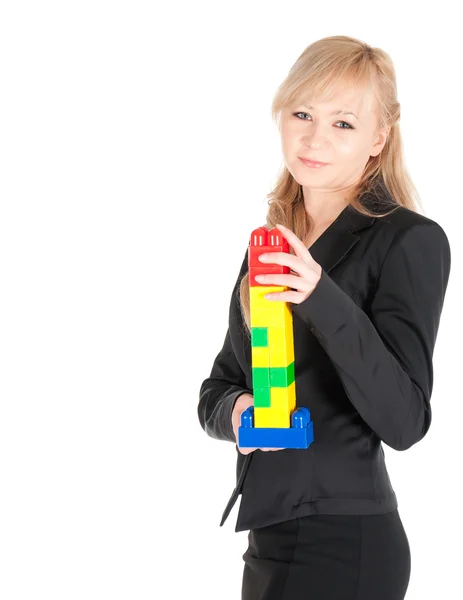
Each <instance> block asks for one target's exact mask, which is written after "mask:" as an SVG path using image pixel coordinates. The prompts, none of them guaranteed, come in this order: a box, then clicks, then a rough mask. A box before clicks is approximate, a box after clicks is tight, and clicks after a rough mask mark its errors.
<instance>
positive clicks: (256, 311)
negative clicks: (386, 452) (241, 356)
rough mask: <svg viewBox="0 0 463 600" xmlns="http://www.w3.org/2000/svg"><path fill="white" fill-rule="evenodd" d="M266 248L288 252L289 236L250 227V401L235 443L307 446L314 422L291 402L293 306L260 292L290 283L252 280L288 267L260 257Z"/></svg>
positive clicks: (293, 391)
mask: <svg viewBox="0 0 463 600" xmlns="http://www.w3.org/2000/svg"><path fill="white" fill-rule="evenodd" d="M270 252H288V253H289V245H288V242H287V241H286V240H285V239H284V238H283V236H282V234H281V232H280V231H279V230H278V229H276V228H275V229H271V230H270V231H269V230H268V229H266V228H265V227H259V228H258V229H255V230H254V231H253V232H252V234H251V240H250V243H249V249H248V266H249V295H250V306H251V352H252V386H253V394H254V406H251V407H249V408H248V409H247V410H245V411H244V412H243V413H242V415H241V427H239V428H238V445H239V446H240V447H242V448H308V446H309V445H310V444H311V443H312V441H313V423H312V421H311V420H310V411H309V409H308V408H306V407H300V408H296V383H295V371H294V338H293V318H292V312H291V309H290V308H289V306H288V304H287V303H286V302H283V301H278V300H267V299H266V298H264V296H265V295H266V294H269V293H273V292H283V291H286V290H288V289H289V288H288V287H286V286H277V285H265V284H262V283H259V282H257V281H256V280H255V276H256V275H259V274H267V275H268V274H270V273H272V274H273V273H275V274H276V273H289V272H290V269H289V267H287V266H284V265H276V264H274V265H268V264H267V263H262V262H260V261H259V258H258V257H259V256H260V255H261V254H267V253H270Z"/></svg>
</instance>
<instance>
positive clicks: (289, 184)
mask: <svg viewBox="0 0 463 600" xmlns="http://www.w3.org/2000/svg"><path fill="white" fill-rule="evenodd" d="M345 85H348V86H352V85H353V86H355V87H356V88H357V87H358V88H359V94H361V93H362V92H363V91H367V90H371V91H372V92H373V97H374V98H375V100H376V117H377V131H378V130H379V129H381V128H383V127H390V131H389V133H388V136H387V140H386V143H385V145H384V147H383V149H382V151H381V152H380V153H379V154H378V155H377V156H370V158H369V160H368V163H367V164H366V166H365V169H364V171H363V174H362V176H361V178H360V179H359V180H358V182H356V184H355V185H353V186H352V187H351V188H350V191H349V192H348V195H347V196H346V200H348V201H349V204H350V206H351V207H352V208H354V209H356V210H357V211H359V212H360V213H362V214H364V215H368V216H376V217H378V216H386V215H378V214H377V213H371V212H370V211H369V210H368V209H367V208H366V207H365V206H364V205H362V203H361V201H360V196H362V195H363V194H364V193H366V192H369V191H370V190H371V189H372V188H373V187H374V185H375V182H376V181H378V180H379V179H381V178H382V181H383V185H384V186H385V187H386V189H387V191H388V192H389V194H390V196H391V199H392V200H393V202H394V204H396V205H401V206H405V207H407V208H409V209H411V210H414V211H416V212H418V210H417V207H418V206H421V202H420V198H419V195H418V193H417V191H416V188H415V186H414V185H413V182H412V180H411V178H410V176H409V175H408V173H407V170H406V168H405V164H404V156H403V150H402V137H401V133H400V128H399V119H400V103H399V102H398V101H397V87H396V78H395V70H394V65H393V63H392V60H391V58H390V57H389V55H388V54H387V53H386V52H384V51H383V50H381V49H380V48H372V47H371V46H369V45H368V44H366V43H364V42H362V41H360V40H357V39H355V38H352V37H348V36H343V35H338V36H331V37H326V38H323V39H321V40H318V41H316V42H314V43H313V44H311V45H310V46H308V47H307V48H306V49H305V50H304V51H303V52H302V54H301V55H300V56H299V58H298V59H297V60H296V62H295V64H294V65H293V67H292V68H291V69H290V71H289V73H288V75H287V77H286V79H285V80H284V81H283V82H282V83H281V85H280V86H279V88H278V89H277V92H276V94H275V96H274V99H273V103H272V118H273V120H274V121H276V122H277V123H278V125H279V118H280V116H281V112H282V110H283V109H285V108H286V107H287V106H288V105H290V104H291V105H292V104H299V103H303V104H308V103H309V102H310V100H311V99H312V98H319V99H329V98H331V97H332V96H333V95H334V93H335V92H336V91H337V90H338V89H339V88H340V87H341V86H345ZM266 197H267V198H268V205H269V209H268V212H267V217H266V219H267V221H266V225H265V226H266V227H267V228H268V229H272V228H273V227H275V225H276V224H277V223H281V224H283V225H285V226H286V227H288V228H289V229H291V230H292V231H293V232H294V233H295V234H296V235H297V237H298V238H299V239H301V240H302V241H303V242H304V243H306V242H307V241H308V239H309V235H310V233H311V231H312V229H313V227H314V222H313V219H312V218H311V217H310V215H309V214H308V212H307V210H306V209H305V205H304V198H303V193H302V186H301V185H300V184H299V183H298V182H297V181H296V180H295V179H294V177H293V176H292V174H291V173H290V171H289V170H288V169H287V168H286V166H283V168H282V170H281V171H280V172H279V174H278V176H277V181H276V185H275V187H274V189H273V190H272V191H271V192H270V193H269V194H267V196H266ZM387 214H390V213H387ZM306 245H307V243H306ZM239 299H240V306H241V312H242V315H243V320H244V323H245V325H246V327H247V330H248V332H249V331H250V304H249V273H248V272H247V273H246V274H245V275H244V276H243V278H242V279H241V282H240V284H239Z"/></svg>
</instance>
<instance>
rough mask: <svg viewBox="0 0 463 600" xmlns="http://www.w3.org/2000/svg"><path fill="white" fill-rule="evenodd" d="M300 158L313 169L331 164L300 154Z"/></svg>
mask: <svg viewBox="0 0 463 600" xmlns="http://www.w3.org/2000/svg"><path fill="white" fill-rule="evenodd" d="M298 158H299V160H300V161H301V162H302V163H303V164H304V165H305V166H306V167H312V168H313V169H318V168H320V167H326V166H327V165H328V164H329V163H322V162H317V161H314V160H307V159H306V158H301V157H300V156H299V157H298Z"/></svg>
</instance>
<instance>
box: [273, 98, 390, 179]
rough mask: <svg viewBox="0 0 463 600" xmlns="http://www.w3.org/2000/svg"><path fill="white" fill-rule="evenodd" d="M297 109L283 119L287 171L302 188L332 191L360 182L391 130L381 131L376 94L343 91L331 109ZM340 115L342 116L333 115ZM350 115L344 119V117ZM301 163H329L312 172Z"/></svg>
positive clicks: (287, 110) (322, 106) (317, 104)
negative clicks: (303, 159)
mask: <svg viewBox="0 0 463 600" xmlns="http://www.w3.org/2000/svg"><path fill="white" fill-rule="evenodd" d="M311 104H312V107H308V106H304V105H302V104H295V105H292V106H289V107H287V108H285V109H284V110H283V111H282V113H281V119H280V134H281V143H282V150H283V156H284V162H285V164H286V167H287V169H288V170H289V171H290V173H291V174H292V175H293V177H294V179H295V180H296V181H297V182H298V183H299V184H300V185H302V186H303V187H305V188H309V189H318V190H324V191H333V190H337V189H341V188H345V187H346V186H349V185H351V184H353V183H355V182H356V181H358V179H359V178H360V177H361V175H362V173H363V171H364V169H365V166H366V164H367V162H368V159H369V158H370V156H376V155H378V154H379V153H380V152H381V150H382V149H383V146H384V144H385V143H386V139H387V133H388V132H389V128H386V129H384V130H383V131H380V132H378V133H376V134H375V129H376V126H377V120H376V115H375V112H374V109H375V99H374V96H373V93H372V92H368V93H367V94H363V95H362V94H360V93H359V92H358V91H355V90H352V89H344V90H340V91H339V92H338V93H337V94H336V96H335V97H334V98H333V99H332V100H330V102H329V103H326V102H324V103H322V102H317V101H316V99H315V100H314V101H313V102H312V103H311ZM332 111H333V112H334V111H341V112H340V113H339V114H336V115H334V114H330V113H331V112H332ZM345 111H346V112H351V113H354V115H352V114H343V113H344V112H345ZM300 157H301V158H310V159H312V160H317V161H321V162H324V163H329V164H328V165H326V166H320V167H316V168H311V167H308V166H306V165H305V164H304V163H303V162H302V161H301V160H300Z"/></svg>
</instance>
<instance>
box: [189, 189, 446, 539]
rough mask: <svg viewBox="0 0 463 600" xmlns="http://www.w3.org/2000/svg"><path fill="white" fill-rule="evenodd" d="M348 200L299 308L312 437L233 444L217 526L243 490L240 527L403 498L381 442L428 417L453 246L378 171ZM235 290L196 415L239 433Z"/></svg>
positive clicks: (303, 392)
mask: <svg viewBox="0 0 463 600" xmlns="http://www.w3.org/2000/svg"><path fill="white" fill-rule="evenodd" d="M362 202H363V203H364V204H365V205H366V206H368V207H369V208H370V209H372V210H373V211H374V212H375V214H383V213H386V212H389V211H390V210H391V208H393V207H396V209H395V211H394V212H393V213H392V214H390V215H389V216H387V217H383V218H377V217H367V216H364V215H361V214H360V213H358V212H357V211H355V210H354V209H352V208H351V207H350V206H347V207H346V208H345V209H344V210H343V211H342V212H341V214H340V215H339V216H338V218H337V219H336V220H335V221H334V222H333V223H332V224H331V225H330V226H329V227H328V229H327V230H325V232H324V233H323V234H322V235H321V236H320V237H319V238H318V239H317V240H316V241H315V243H314V244H313V245H312V246H310V248H309V250H310V253H311V255H312V256H313V258H314V259H315V260H316V261H317V262H318V263H319V264H320V265H321V266H322V268H323V271H322V276H321V279H320V281H319V282H318V284H317V286H316V287H315V289H314V290H313V292H312V293H311V294H310V296H309V297H308V298H307V299H306V300H304V301H303V302H301V303H300V304H290V306H291V308H292V313H293V328H294V350H295V372H296V398H297V405H298V406H307V407H308V408H309V409H310V412H311V418H312V421H313V425H314V441H313V442H312V444H311V445H310V446H309V448H307V449H306V450H299V449H298V450H296V449H285V450H278V451H276V452H263V451H261V450H256V451H254V452H252V453H251V454H248V455H243V454H241V453H240V452H239V451H238V449H236V451H237V471H236V487H235V490H234V491H233V493H232V496H231V498H230V500H229V502H228V505H227V507H226V509H225V512H224V514H223V517H222V521H221V523H220V525H223V523H224V522H225V519H226V518H227V516H228V514H229V512H230V510H231V508H232V507H233V505H234V503H235V501H236V499H237V498H238V496H239V494H240V493H241V494H242V498H241V505H240V510H239V514H238V519H237V524H236V528H235V531H243V530H245V529H253V528H256V527H264V526H266V525H270V524H273V523H277V522H280V521H284V520H287V519H292V518H296V517H302V516H307V515H310V514H316V513H327V514H377V513H385V512H389V511H392V510H394V509H395V508H396V507H397V499H396V495H395V493H394V490H393V488H392V486H391V482H390V480H389V476H388V473H387V469H386V465H385V460H384V450H383V448H382V445H381V443H382V442H384V443H385V444H387V445H388V446H390V447H391V448H394V449H395V450H406V449H407V448H410V446H412V445H413V444H416V442H418V441H419V440H421V439H422V438H423V436H424V435H425V434H426V432H427V431H428V429H429V426H430V423H431V407H430V399H431V391H432V385H433V365H432V355H433V350H434V345H435V341H436V336H437V331H438V326H439V320H440V315H441V311H442V307H443V302H444V296H445V292H446V288H447V283H448V279H449V274H450V246H449V242H448V239H447V236H446V234H445V232H444V231H443V229H442V228H441V226H440V225H438V224H437V223H436V222H435V221H433V220H431V219H429V218H427V217H425V216H423V215H420V214H418V213H416V212H414V211H412V210H409V209H407V208H404V207H402V206H398V205H396V204H394V203H393V201H392V199H391V196H390V195H389V193H388V191H387V189H386V187H385V186H384V183H383V182H382V180H378V182H377V184H376V187H375V188H374V190H373V191H372V192H369V193H367V194H364V195H363V196H362ZM247 270H248V265H247V250H246V254H245V257H244V260H243V263H242V265H241V270H240V272H239V276H238V279H237V281H236V283H235V287H234V289H233V293H232V297H231V303H230V313H229V328H228V330H227V333H226V336H225V341H224V344H223V347H222V349H221V350H220V352H219V353H218V355H217V357H216V359H215V361H214V364H213V366H212V371H211V374H210V376H209V377H208V378H207V379H205V380H204V381H203V383H202V385H201V389H200V394H199V405H198V416H199V421H200V423H201V426H202V427H203V429H204V430H205V432H206V433H207V434H208V435H209V436H211V437H213V438H216V439H220V440H228V441H231V442H235V444H236V439H235V436H234V433H233V428H232V421H231V414H232V409H233V406H234V403H235V401H236V399H237V398H238V396H240V395H241V394H242V393H244V392H249V393H251V394H252V377H251V374H252V372H251V344H250V337H249V335H248V333H247V330H246V328H245V326H244V324H243V320H242V315H241V312H240V307H239V300H238V292H239V282H240V280H241V278H242V276H243V275H244V274H245V273H246V272H247Z"/></svg>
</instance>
